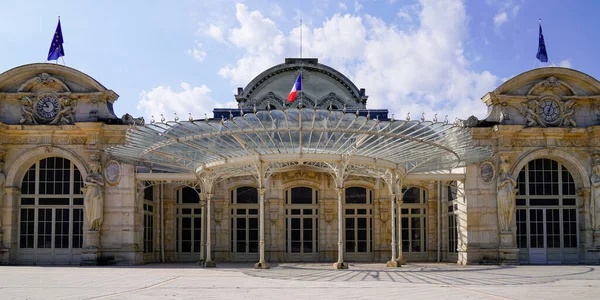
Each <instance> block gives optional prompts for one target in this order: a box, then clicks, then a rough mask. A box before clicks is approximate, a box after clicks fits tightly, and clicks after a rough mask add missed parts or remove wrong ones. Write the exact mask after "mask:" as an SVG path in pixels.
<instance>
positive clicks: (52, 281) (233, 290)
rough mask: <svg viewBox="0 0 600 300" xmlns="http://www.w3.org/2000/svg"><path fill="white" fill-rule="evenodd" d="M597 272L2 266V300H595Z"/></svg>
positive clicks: (426, 266) (576, 268)
mask: <svg viewBox="0 0 600 300" xmlns="http://www.w3.org/2000/svg"><path fill="white" fill-rule="evenodd" d="M597 269H598V266H583V265H573V266H459V265H455V264H443V263H439V264H435V263H422V264H419V263H417V264H409V265H407V266H404V267H402V268H399V269H388V268H385V266H384V264H353V263H351V264H350V269H349V270H333V269H332V267H331V264H325V263H312V264H308V263H282V264H273V265H272V269H270V270H254V269H252V264H234V263H221V264H219V265H218V268H216V269H204V268H199V267H197V266H194V265H191V264H152V265H145V266H135V267H114V266H113V267H57V266H2V267H0V299H200V298H202V299H232V298H237V299H256V298H265V299H307V298H308V299H341V298H344V299H375V298H379V299H383V298H387V299H400V298H402V299H599V298H600V271H598V270H597Z"/></svg>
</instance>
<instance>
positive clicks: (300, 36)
mask: <svg viewBox="0 0 600 300" xmlns="http://www.w3.org/2000/svg"><path fill="white" fill-rule="evenodd" d="M300 58H302V14H300Z"/></svg>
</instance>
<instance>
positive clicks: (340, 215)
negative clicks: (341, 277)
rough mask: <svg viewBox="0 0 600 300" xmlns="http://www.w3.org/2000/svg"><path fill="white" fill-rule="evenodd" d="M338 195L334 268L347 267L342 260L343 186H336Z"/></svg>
mask: <svg viewBox="0 0 600 300" xmlns="http://www.w3.org/2000/svg"><path fill="white" fill-rule="evenodd" d="M335 191H336V192H337V196H338V261H337V262H336V263H334V264H333V267H334V268H335V269H348V263H345V262H344V211H343V207H342V201H343V199H342V195H343V193H344V189H343V188H336V189H335Z"/></svg>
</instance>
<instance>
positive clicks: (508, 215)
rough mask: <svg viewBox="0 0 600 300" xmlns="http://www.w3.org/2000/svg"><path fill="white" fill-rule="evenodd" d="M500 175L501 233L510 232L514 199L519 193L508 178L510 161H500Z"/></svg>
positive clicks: (513, 181) (504, 159)
mask: <svg viewBox="0 0 600 300" xmlns="http://www.w3.org/2000/svg"><path fill="white" fill-rule="evenodd" d="M499 169H500V175H499V176H498V195H497V197H498V198H497V200H498V225H499V226H500V231H501V232H506V231H510V225H511V222H512V218H513V216H514V215H515V209H516V202H515V197H516V195H517V192H518V191H519V190H518V189H517V188H516V186H517V182H516V181H515V180H514V179H513V178H512V177H510V174H509V170H510V161H508V159H507V158H506V157H505V158H501V160H500V167H499Z"/></svg>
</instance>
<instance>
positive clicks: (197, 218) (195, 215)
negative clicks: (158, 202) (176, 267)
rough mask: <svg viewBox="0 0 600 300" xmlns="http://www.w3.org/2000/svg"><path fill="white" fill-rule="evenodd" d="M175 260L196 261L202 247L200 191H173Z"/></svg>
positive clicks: (186, 188) (187, 188)
mask: <svg viewBox="0 0 600 300" xmlns="http://www.w3.org/2000/svg"><path fill="white" fill-rule="evenodd" d="M175 201H176V205H175V216H176V226H175V227H176V228H175V232H176V238H175V243H176V247H175V250H176V257H177V258H176V259H177V260H178V261H197V260H198V259H199V258H200V249H201V247H202V242H203V236H202V226H203V223H202V209H203V207H202V205H201V204H200V191H199V190H197V189H193V188H191V187H183V188H181V189H178V190H177V191H175Z"/></svg>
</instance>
